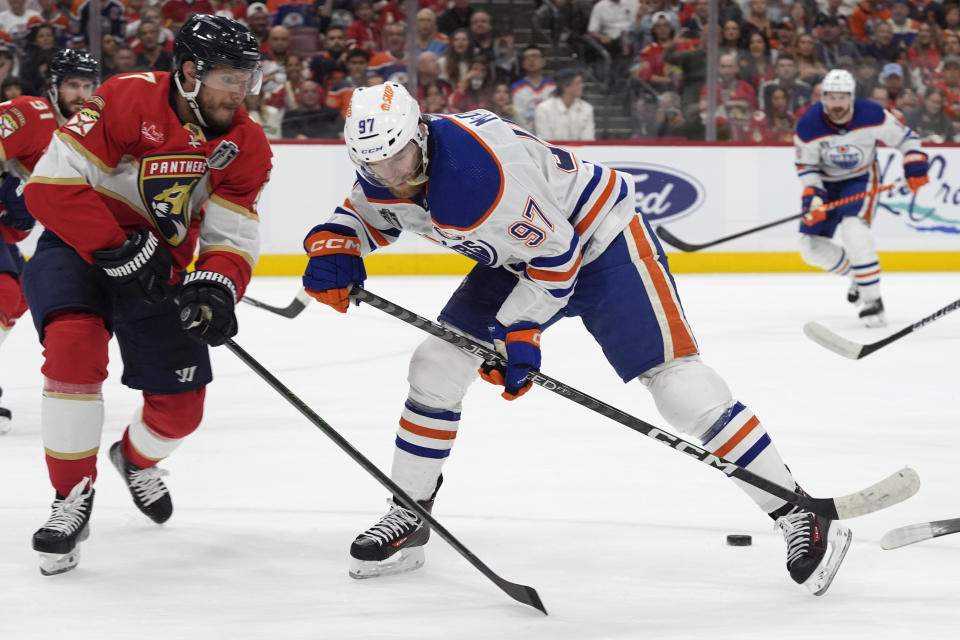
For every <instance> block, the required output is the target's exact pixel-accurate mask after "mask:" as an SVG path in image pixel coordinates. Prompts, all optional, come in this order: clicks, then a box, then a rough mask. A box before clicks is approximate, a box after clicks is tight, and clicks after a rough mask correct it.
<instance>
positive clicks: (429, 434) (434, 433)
mask: <svg viewBox="0 0 960 640" xmlns="http://www.w3.org/2000/svg"><path fill="white" fill-rule="evenodd" d="M400 426H401V427H403V428H404V429H406V430H407V431H409V432H410V433H412V434H414V435H418V436H423V437H424V438H433V439H434V440H453V439H455V438H456V437H457V432H456V431H444V430H442V429H430V428H428V427H421V426H420V425H418V424H414V423H412V422H410V421H409V420H407V419H406V418H400Z"/></svg>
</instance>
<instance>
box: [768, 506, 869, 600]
mask: <svg viewBox="0 0 960 640" xmlns="http://www.w3.org/2000/svg"><path fill="white" fill-rule="evenodd" d="M798 490H799V489H798ZM770 517H771V518H773V519H774V520H775V521H776V523H777V528H778V529H780V531H781V532H782V533H783V538H784V540H786V542H787V571H789V572H790V577H791V578H793V581H794V582H796V583H797V584H802V585H803V586H805V587H806V588H807V589H808V590H809V591H810V593H812V594H813V595H815V596H822V595H823V594H824V593H826V592H827V589H828V588H830V583H831V582H833V577H834V576H835V575H837V571H838V570H839V569H840V563H842V562H843V557H844V556H845V555H846V554H847V549H848V548H849V547H850V541H851V540H852V539H853V535H852V534H851V532H850V529H848V528H847V527H846V526H844V525H843V524H842V523H840V522H837V521H834V520H827V519H826V518H823V517H821V516H818V515H816V514H813V513H810V512H809V511H803V510H802V509H801V508H800V507H796V506H794V505H790V504H788V505H786V506H785V507H783V508H782V509H780V510H779V511H775V512H773V513H771V514H770Z"/></svg>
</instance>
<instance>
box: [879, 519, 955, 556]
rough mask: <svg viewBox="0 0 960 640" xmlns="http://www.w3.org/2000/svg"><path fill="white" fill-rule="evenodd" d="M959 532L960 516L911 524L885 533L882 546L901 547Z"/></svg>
mask: <svg viewBox="0 0 960 640" xmlns="http://www.w3.org/2000/svg"><path fill="white" fill-rule="evenodd" d="M957 532H960V518H952V519H950V520H934V521H932V522H921V523H919V524H909V525H907V526H905V527H898V528H896V529H893V530H891V531H887V532H886V533H885V534H883V538H881V539H880V546H881V547H883V548H884V549H887V550H889V549H899V548H900V547H905V546H907V545H908V544H914V543H915V542H923V541H924V540H931V539H933V538H939V537H940V536H947V535H950V534H951V533H957Z"/></svg>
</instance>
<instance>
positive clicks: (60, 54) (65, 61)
mask: <svg viewBox="0 0 960 640" xmlns="http://www.w3.org/2000/svg"><path fill="white" fill-rule="evenodd" d="M67 78H86V79H88V80H91V81H92V82H93V84H94V85H97V84H99V82H100V63H99V62H98V61H97V59H96V58H94V57H93V56H92V55H90V53H89V52H88V51H87V50H85V49H61V50H60V51H57V53H56V54H54V56H53V60H51V61H50V64H49V65H48V66H47V83H48V86H50V87H58V86H60V83H61V82H63V81H64V80H66V79H67Z"/></svg>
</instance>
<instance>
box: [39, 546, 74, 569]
mask: <svg viewBox="0 0 960 640" xmlns="http://www.w3.org/2000/svg"><path fill="white" fill-rule="evenodd" d="M79 562H80V545H77V546H76V547H74V548H73V551H71V552H70V553H63V554H59V553H41V554H40V573H42V574H43V575H45V576H55V575H57V574H59V573H66V572H67V571H71V570H73V569H75V568H76V567H77V564H78V563H79Z"/></svg>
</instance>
